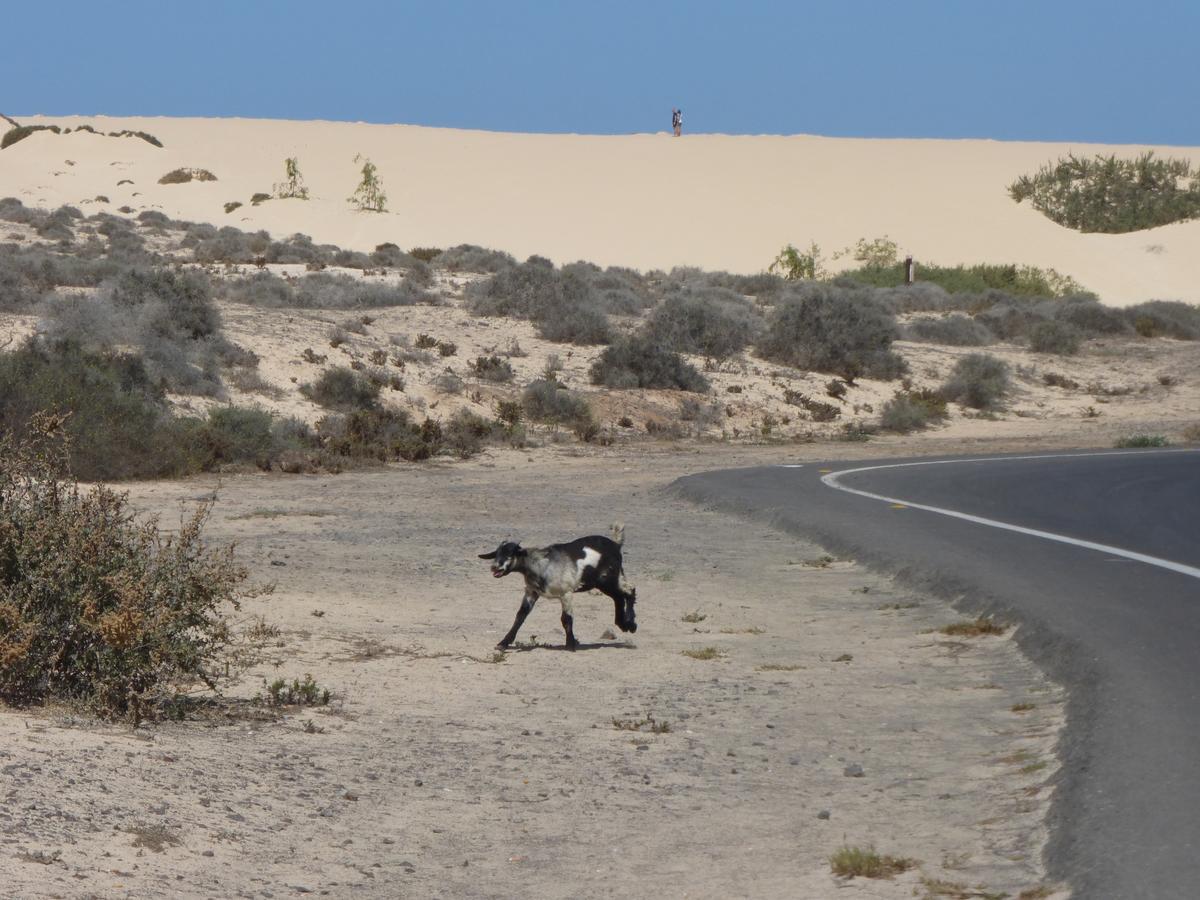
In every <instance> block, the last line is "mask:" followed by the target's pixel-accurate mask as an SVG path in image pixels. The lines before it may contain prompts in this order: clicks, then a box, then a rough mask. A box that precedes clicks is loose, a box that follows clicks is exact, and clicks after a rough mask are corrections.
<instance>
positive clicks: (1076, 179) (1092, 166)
mask: <svg viewBox="0 0 1200 900" xmlns="http://www.w3.org/2000/svg"><path fill="white" fill-rule="evenodd" d="M1008 191H1009V195H1010V196H1011V197H1012V198H1013V200H1015V201H1017V202H1018V203H1021V202H1022V201H1024V200H1029V201H1030V203H1031V204H1032V205H1033V208H1034V209H1036V210H1038V211H1040V212H1042V213H1043V214H1045V216H1046V217H1047V218H1049V219H1050V220H1051V221H1054V222H1057V223H1058V224H1059V225H1063V226H1065V227H1067V228H1073V229H1075V230H1076V231H1083V232H1095V231H1099V232H1104V233H1106V234H1122V233H1125V232H1129V231H1140V230H1142V229H1144V228H1157V227H1158V226H1160V225H1169V224H1171V223H1172V222H1182V221H1185V220H1187V219H1194V218H1196V217H1197V216H1198V215H1200V173H1198V172H1194V171H1193V170H1192V165H1191V163H1190V162H1189V161H1188V160H1186V159H1173V158H1167V159H1162V158H1158V157H1155V155H1154V152H1153V151H1148V152H1146V153H1143V154H1142V155H1141V156H1139V157H1137V158H1136V159H1118V158H1117V157H1116V156H1115V155H1114V156H1107V157H1105V156H1099V155H1098V156H1096V158H1095V159H1086V158H1080V157H1076V156H1075V155H1074V154H1071V155H1069V156H1067V157H1066V158H1065V159H1059V160H1058V162H1056V163H1054V164H1053V165H1046V166H1043V167H1042V168H1041V169H1039V170H1038V171H1037V173H1036V174H1034V175H1032V176H1029V175H1022V176H1021V177H1020V178H1018V179H1017V180H1016V181H1015V182H1013V184H1012V185H1010V186H1009V189H1008Z"/></svg>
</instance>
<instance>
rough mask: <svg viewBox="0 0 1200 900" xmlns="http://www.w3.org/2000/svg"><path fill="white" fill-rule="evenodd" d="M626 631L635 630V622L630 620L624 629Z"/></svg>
mask: <svg viewBox="0 0 1200 900" xmlns="http://www.w3.org/2000/svg"><path fill="white" fill-rule="evenodd" d="M625 630H626V631H628V632H634V631H637V622H630V623H629V627H628V628H626V629H625Z"/></svg>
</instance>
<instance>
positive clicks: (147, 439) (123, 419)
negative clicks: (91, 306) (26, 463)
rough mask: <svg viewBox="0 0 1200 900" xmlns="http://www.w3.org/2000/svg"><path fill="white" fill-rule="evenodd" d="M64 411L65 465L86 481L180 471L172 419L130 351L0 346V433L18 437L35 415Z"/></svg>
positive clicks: (182, 457)
mask: <svg viewBox="0 0 1200 900" xmlns="http://www.w3.org/2000/svg"><path fill="white" fill-rule="evenodd" d="M47 413H57V414H63V415H66V416H67V419H66V424H65V425H64V426H63V428H64V430H65V433H66V436H67V438H68V440H69V441H70V442H71V444H72V447H73V452H72V454H71V466H72V472H73V474H74V475H75V476H76V477H79V478H82V479H85V480H88V481H110V480H115V479H122V478H156V477H163V476H171V475H177V474H182V473H183V472H185V471H187V468H188V463H187V460H186V453H185V448H184V447H183V446H182V444H183V442H182V440H181V435H180V431H179V426H178V425H177V424H176V423H175V422H174V421H173V420H171V419H170V417H169V416H168V414H167V412H166V406H165V403H164V402H163V393H162V389H161V387H160V386H159V385H158V384H157V383H156V382H155V381H153V380H152V379H151V377H150V375H149V373H148V372H147V370H146V366H145V364H144V363H143V362H142V361H141V360H140V359H139V358H137V357H135V356H130V355H127V354H120V353H92V352H88V351H85V350H84V349H82V348H81V347H80V346H79V344H78V343H72V342H64V343H61V344H55V345H47V344H46V343H44V342H42V341H36V340H33V339H31V340H29V341H27V342H26V343H25V344H24V345H22V346H21V347H19V348H18V349H16V350H14V351H12V352H10V353H0V434H11V435H15V436H16V437H17V439H22V438H24V437H25V436H26V435H28V434H29V429H30V427H31V423H32V422H33V421H34V420H35V419H36V418H37V417H38V416H39V415H42V414H47Z"/></svg>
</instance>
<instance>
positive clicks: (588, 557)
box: [575, 547, 600, 581]
mask: <svg viewBox="0 0 1200 900" xmlns="http://www.w3.org/2000/svg"><path fill="white" fill-rule="evenodd" d="M598 562H600V551H599V550H593V549H592V548H591V547H584V548H583V557H582V558H580V559H578V560H576V561H575V580H576V581H579V580H581V579H582V578H583V573H584V572H585V571H586V570H587V569H588V568H589V567H591V568H595V565H596V563H598Z"/></svg>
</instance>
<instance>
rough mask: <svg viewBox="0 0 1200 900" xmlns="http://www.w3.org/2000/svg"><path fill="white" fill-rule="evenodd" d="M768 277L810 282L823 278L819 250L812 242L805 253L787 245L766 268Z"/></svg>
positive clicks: (823, 271) (823, 268) (822, 263)
mask: <svg viewBox="0 0 1200 900" xmlns="http://www.w3.org/2000/svg"><path fill="white" fill-rule="evenodd" d="M767 273H768V274H770V275H779V276H781V277H782V278H783V279H784V280H785V281H801V280H805V281H812V280H815V279H819V278H824V277H825V264H824V262H823V261H822V259H821V248H820V247H818V246H817V243H816V241H813V242H812V243H811V244H810V245H809V248H808V250H807V251H805V252H801V251H799V250H797V249H796V248H795V247H793V246H792V245H791V244H788V245H787V246H786V247H784V248H783V249H782V250H780V251H779V255H778V256H777V257H775V260H774V261H773V262H772V263H771V265H769V266H768V267H767Z"/></svg>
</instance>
